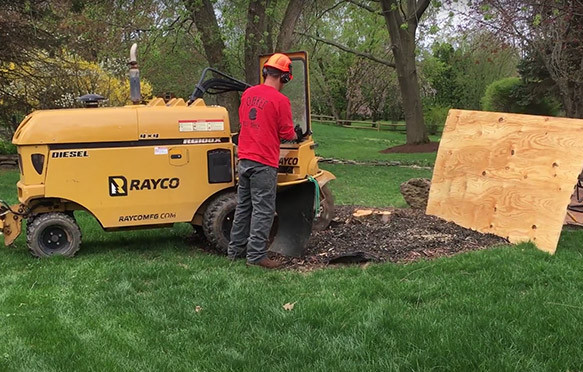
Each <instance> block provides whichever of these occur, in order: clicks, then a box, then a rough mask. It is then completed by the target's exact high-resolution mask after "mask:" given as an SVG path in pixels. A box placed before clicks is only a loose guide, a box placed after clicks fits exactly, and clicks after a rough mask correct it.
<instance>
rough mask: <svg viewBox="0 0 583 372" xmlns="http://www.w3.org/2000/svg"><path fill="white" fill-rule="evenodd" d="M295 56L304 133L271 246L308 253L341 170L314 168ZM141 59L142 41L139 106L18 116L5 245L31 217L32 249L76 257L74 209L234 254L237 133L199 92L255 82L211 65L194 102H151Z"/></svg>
mask: <svg viewBox="0 0 583 372" xmlns="http://www.w3.org/2000/svg"><path fill="white" fill-rule="evenodd" d="M289 56H290V58H291V59H292V66H293V71H294V81H293V84H289V87H286V88H285V89H286V90H285V91H284V93H285V94H286V95H287V96H288V97H289V98H290V101H291V103H292V112H293V115H294V124H297V125H300V126H301V128H302V130H303V132H304V133H305V134H306V136H305V138H304V139H303V140H302V141H301V143H296V142H295V141H294V142H289V143H282V144H281V149H280V163H279V164H280V166H279V172H278V195H277V202H276V203H277V207H276V218H275V220H274V226H273V228H272V242H271V245H270V250H272V251H275V252H279V253H282V254H285V255H291V256H300V255H301V254H302V253H303V251H304V249H305V246H306V244H307V240H308V238H309V236H310V234H311V232H312V229H313V228H316V229H322V228H325V227H326V226H327V225H328V223H329V222H330V220H331V218H332V216H333V207H334V204H333V200H332V195H331V193H330V190H329V189H328V186H327V183H328V181H330V180H332V179H334V178H335V177H334V176H333V175H332V174H331V173H329V172H327V171H324V170H321V169H319V168H318V160H317V158H316V156H315V152H314V148H315V147H316V144H315V143H314V141H313V139H312V135H311V130H310V97H309V76H308V60H307V55H306V53H305V52H298V53H290V54H289ZM267 57H268V56H265V57H261V61H260V66H262V65H263V62H264V61H265V60H266V59H267ZM135 61H136V59H135V46H134V47H132V52H131V62H130V84H131V88H130V91H131V96H132V101H134V105H129V106H125V107H116V108H107V107H101V108H99V107H98V108H80V109H59V110H40V111H35V112H33V113H31V114H29V115H28V116H26V117H25V118H24V120H23V121H22V122H21V123H20V125H19V127H18V129H17V130H16V132H15V134H14V138H13V141H12V142H13V143H14V144H15V145H16V146H17V149H18V160H19V167H20V180H19V181H18V183H17V190H18V200H19V204H16V205H12V206H9V205H7V204H6V203H3V205H2V206H0V231H1V232H2V233H3V235H4V242H5V244H6V245H10V244H12V243H13V242H14V240H15V239H16V238H17V237H18V236H19V234H20V232H21V228H22V220H23V219H26V220H27V224H26V240H27V245H28V248H29V249H30V251H31V253H32V254H33V255H34V256H38V257H46V256H51V255H63V256H73V255H74V254H75V253H76V252H77V251H78V250H79V248H80V244H81V231H80V228H79V226H78V224H77V222H76V219H75V213H76V211H86V212H88V213H90V214H91V215H93V217H95V219H96V220H97V221H98V222H99V223H100V224H101V226H102V228H103V229H104V230H105V231H110V230H119V229H132V228H144V227H152V228H157V227H169V226H172V225H173V224H175V223H179V222H186V223H190V224H192V225H193V226H195V228H197V230H199V231H202V232H203V233H204V235H205V236H206V238H207V239H208V240H209V241H210V242H211V243H212V244H213V245H215V246H216V247H217V248H218V249H220V250H222V251H225V252H226V248H227V245H228V241H229V233H230V228H231V223H232V218H233V214H234V210H235V206H236V204H237V203H236V184H237V174H236V163H237V157H236V147H237V146H236V143H235V142H236V134H232V133H231V130H230V125H229V115H228V113H227V110H226V109H225V108H224V107H220V106H211V105H206V104H205V102H204V100H203V99H202V96H203V95H204V94H205V93H207V94H209V93H210V94H217V93H223V92H226V91H233V90H235V91H243V90H244V89H246V88H247V87H248V85H247V84H246V83H244V82H241V81H238V80H236V79H234V78H231V77H229V76H227V75H225V74H222V73H220V72H218V71H216V70H213V69H206V70H205V71H204V72H203V74H202V77H201V79H200V81H199V82H198V84H197V86H196V89H195V91H194V92H193V94H192V96H191V97H190V99H189V100H188V101H184V100H183V99H181V98H178V99H177V98H173V99H171V100H169V101H165V100H164V99H162V98H154V99H153V100H151V101H150V102H149V103H147V104H140V100H141V99H140V91H139V72H138V70H137V63H136V62H135ZM210 75H212V76H213V77H212V78H208V77H209V76H210ZM315 216H318V217H315Z"/></svg>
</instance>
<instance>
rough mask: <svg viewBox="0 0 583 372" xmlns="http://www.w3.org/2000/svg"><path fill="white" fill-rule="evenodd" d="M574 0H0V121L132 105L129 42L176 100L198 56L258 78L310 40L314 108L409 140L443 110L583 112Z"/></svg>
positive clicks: (6, 127) (147, 75)
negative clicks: (400, 130)
mask: <svg viewBox="0 0 583 372" xmlns="http://www.w3.org/2000/svg"><path fill="white" fill-rule="evenodd" d="M582 1H583V0H518V1H515V0H512V1H511V0H480V1H476V2H472V5H470V6H467V5H463V4H460V3H458V2H456V1H454V0H449V1H444V2H439V1H435V0H433V1H431V0H318V1H306V0H214V1H211V0H93V1H88V0H37V1H21V2H13V1H10V0H0V45H2V48H0V127H1V128H2V129H3V132H2V133H3V134H4V136H6V137H8V136H10V135H11V133H12V131H13V130H14V129H15V127H16V125H17V123H18V122H19V121H20V120H21V119H22V117H23V115H25V114H26V113H28V112H30V111H32V110H34V109H45V108H58V107H72V106H75V105H76V104H77V102H76V97H79V96H81V95H83V94H86V93H98V94H101V95H104V96H105V97H106V98H107V99H108V102H107V104H108V105H113V106H115V105H122V104H124V103H126V102H127V97H129V94H128V85H127V77H126V74H127V65H126V63H127V59H128V51H129V47H130V46H131V44H132V43H134V42H138V44H139V64H140V69H141V75H142V77H143V83H144V87H143V88H144V92H145V93H146V95H156V96H164V95H170V94H171V95H173V96H177V97H184V98H186V97H188V96H189V95H190V93H191V92H192V90H193V89H194V85H195V84H196V82H197V81H198V79H199V77H200V73H201V71H202V69H203V68H204V67H207V66H212V67H215V68H217V69H219V70H221V71H224V72H226V73H228V74H230V75H232V76H234V77H236V78H239V79H242V80H245V81H247V82H249V83H252V84H254V83H256V82H257V81H258V73H259V66H258V65H257V56H258V55H260V54H266V53H271V52H274V51H292V50H307V51H308V52H309V55H310V63H311V65H310V75H311V90H312V110H313V112H315V113H319V114H327V115H333V116H335V117H337V118H340V119H372V120H405V121H406V123H407V142H408V143H422V142H426V141H427V133H428V131H429V132H432V131H435V130H436V129H437V127H438V126H440V125H442V124H443V122H444V121H445V117H446V115H447V111H448V110H449V109H450V108H465V109H488V110H499V111H511V112H524V113H538V114H552V115H557V114H558V115H566V116H570V117H579V118H581V117H583V108H582V107H583V99H582V95H583V46H582V45H581V42H582V40H583V37H582V36H583V32H582V29H581V28H582V27H583V26H582V25H583V19H582V17H583V5H582V3H581V2H582ZM238 99H239V97H238V95H237V94H232V95H226V96H223V97H218V98H217V100H218V101H217V103H219V104H222V105H225V106H226V107H227V108H228V109H229V111H230V112H231V114H233V115H235V114H236V112H237V109H236V108H237V106H238ZM233 122H234V123H236V120H234V121H233Z"/></svg>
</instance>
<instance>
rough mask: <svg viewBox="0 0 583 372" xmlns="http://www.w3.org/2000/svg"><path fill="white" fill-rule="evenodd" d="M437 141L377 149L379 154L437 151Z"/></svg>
mask: <svg viewBox="0 0 583 372" xmlns="http://www.w3.org/2000/svg"><path fill="white" fill-rule="evenodd" d="M438 148H439V142H429V143H423V144H420V145H407V144H405V145H399V146H393V147H389V148H386V149H384V150H381V151H379V152H380V153H381V154H390V153H400V154H414V153H420V152H437V149H438Z"/></svg>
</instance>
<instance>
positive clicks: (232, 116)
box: [185, 0, 239, 132]
mask: <svg viewBox="0 0 583 372" xmlns="http://www.w3.org/2000/svg"><path fill="white" fill-rule="evenodd" d="M185 5H186V8H187V9H188V11H189V12H190V14H191V16H192V20H193V22H194V24H195V25H196V28H197V30H198V31H199V32H200V33H201V40H202V45H203V48H204V52H205V56H206V59H207V61H208V63H209V65H210V66H211V67H214V68H216V69H217V70H219V71H221V72H224V73H226V74H229V75H231V68H230V64H229V61H228V60H227V58H226V57H225V43H224V41H223V39H222V37H221V35H222V34H221V29H220V28H219V24H218V22H217V17H216V16H215V11H214V9H213V5H212V4H211V2H210V0H185ZM217 103H218V104H219V105H221V106H223V107H225V108H226V109H227V111H228V113H229V121H230V127H231V131H233V132H236V131H238V130H239V95H238V94H237V92H230V93H225V94H220V95H218V96H217Z"/></svg>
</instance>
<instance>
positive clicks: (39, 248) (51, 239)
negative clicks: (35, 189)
mask: <svg viewBox="0 0 583 372" xmlns="http://www.w3.org/2000/svg"><path fill="white" fill-rule="evenodd" d="M26 243H27V245H28V249H29V250H30V253H31V254H32V255H33V256H35V257H50V256H55V255H58V256H65V257H73V256H74V255H75V253H77V251H78V250H79V247H80V246H81V230H80V229H79V225H77V222H76V221H75V219H74V218H72V217H71V216H69V215H68V214H65V213H44V214H39V215H36V216H35V217H34V218H33V219H32V221H31V220H29V221H28V223H27V225H26Z"/></svg>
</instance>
